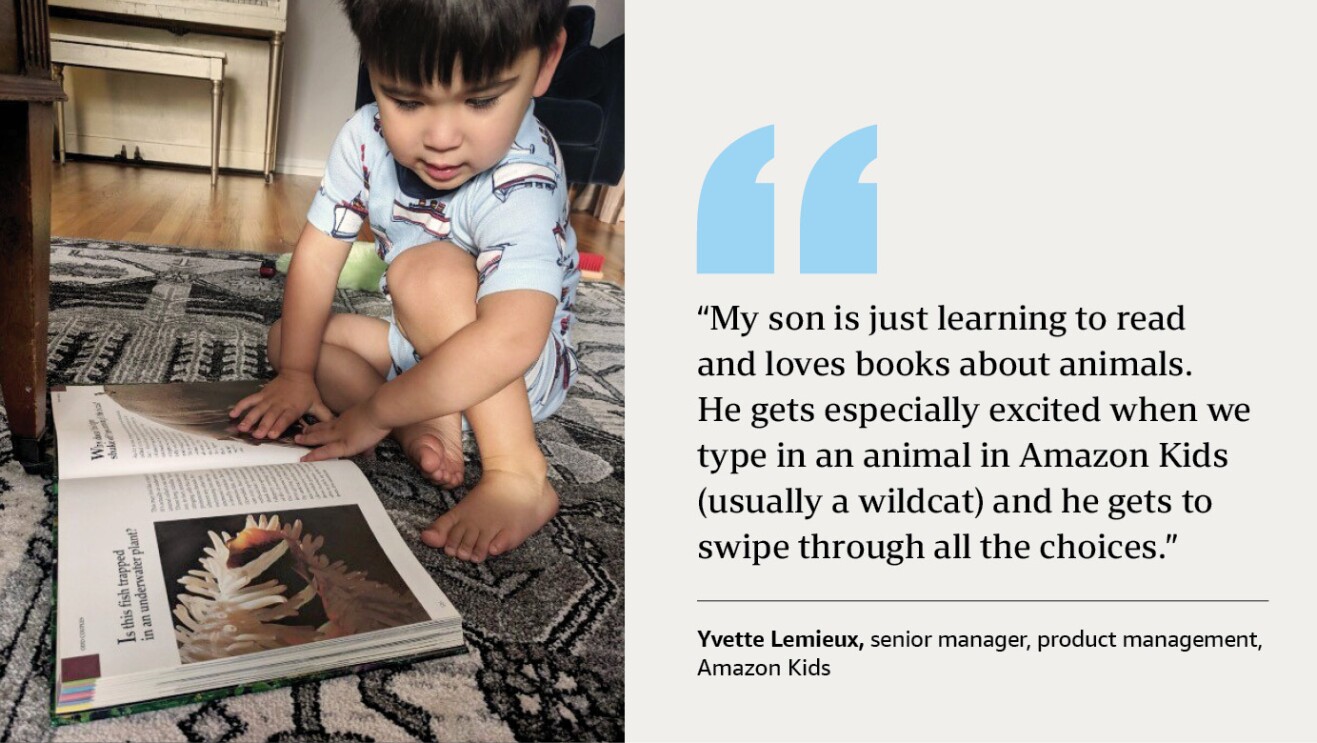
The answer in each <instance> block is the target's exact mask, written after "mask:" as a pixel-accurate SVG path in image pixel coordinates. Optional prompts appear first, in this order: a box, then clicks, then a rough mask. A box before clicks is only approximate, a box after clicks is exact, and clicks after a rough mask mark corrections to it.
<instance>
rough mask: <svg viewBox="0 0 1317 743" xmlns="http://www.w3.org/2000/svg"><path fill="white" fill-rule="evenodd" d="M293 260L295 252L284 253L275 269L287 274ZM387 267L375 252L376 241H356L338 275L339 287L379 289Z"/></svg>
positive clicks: (275, 264)
mask: <svg viewBox="0 0 1317 743" xmlns="http://www.w3.org/2000/svg"><path fill="white" fill-rule="evenodd" d="M292 262H293V254H292V253H284V254H283V255H281V256H279V258H278V259H277V260H275V262H274V267H275V270H277V271H278V272H279V273H282V274H286V273H288V264H290V263H292ZM386 268H388V264H387V263H385V262H384V261H382V260H380V258H379V256H378V255H376V254H375V243H371V242H354V243H352V250H351V252H349V253H348V260H347V263H344V264H343V271H342V272H341V273H339V275H338V288H340V289H360V290H362V291H379V290H380V277H381V276H383V275H384V269H386Z"/></svg>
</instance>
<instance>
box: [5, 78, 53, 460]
mask: <svg viewBox="0 0 1317 743" xmlns="http://www.w3.org/2000/svg"><path fill="white" fill-rule="evenodd" d="M53 126H54V121H53V119H52V115H51V104H50V103H35V102H24V101H0V163H3V166H0V298H2V299H0V305H2V306H3V308H4V309H3V315H0V339H3V340H2V341H0V389H2V390H3V393H4V401H5V412H6V413H7V414H8V416H9V428H10V430H11V431H12V432H13V441H14V453H15V455H16V456H17V457H18V459H19V461H20V462H22V464H23V466H24V468H26V469H28V470H29V471H35V470H37V469H41V468H42V467H43V465H44V464H45V463H46V457H45V454H44V452H43V451H42V448H43V447H42V445H41V439H42V436H43V435H44V433H45V428H46V320H47V316H48V313H49V301H50V157H51V155H50V153H51V148H52V147H53V145H54V140H53V139H52V137H53V134H52V127H53Z"/></svg>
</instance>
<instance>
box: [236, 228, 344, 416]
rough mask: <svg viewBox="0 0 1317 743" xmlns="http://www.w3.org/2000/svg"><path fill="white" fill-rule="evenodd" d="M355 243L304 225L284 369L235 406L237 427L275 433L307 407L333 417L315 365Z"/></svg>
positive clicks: (288, 302) (286, 320)
mask: <svg viewBox="0 0 1317 743" xmlns="http://www.w3.org/2000/svg"><path fill="white" fill-rule="evenodd" d="M350 249H351V244H350V243H345V242H343V241H342V240H339V239H337V238H333V237H330V236H329V235H326V234H325V233H323V232H321V231H320V230H318V229H316V228H315V227H313V226H311V225H310V224H308V225H306V226H305V227H304V228H302V234H301V235H300V236H299V237H298V238H297V246H296V247H295V248H293V262H292V264H291V265H290V266H289V267H288V282H287V285H286V287H285V289H284V303H283V327H282V332H281V333H280V348H279V375H278V376H277V377H275V378H274V380H273V381H271V382H270V383H269V384H267V385H265V387H263V388H262V389H261V391H260V392H257V393H256V394H254V395H251V396H249V397H246V398H243V399H242V400H241V401H239V402H238V404H237V405H235V406H234V407H233V410H232V412H230V413H229V416H230V417H232V418H237V417H239V416H243V418H242V421H241V422H240V423H239V424H238V430H240V431H250V432H251V434H252V436H254V437H256V438H264V437H266V436H267V435H268V436H271V437H274V436H278V435H279V434H280V433H282V432H283V431H284V429H286V428H288V426H290V425H292V424H293V422H294V421H296V420H297V419H298V418H300V417H302V415H303V414H305V413H307V412H308V411H309V412H310V413H311V414H312V415H314V416H315V417H317V418H319V419H320V420H329V419H330V418H332V417H333V414H332V413H331V412H330V411H329V408H328V407H326V406H325V403H324V401H322V400H321V399H320V392H319V390H317V389H316V384H315V369H316V363H317V362H318V361H319V359H320V345H321V343H322V341H323V338H324V334H325V326H326V324H328V322H329V313H330V308H331V306H332V305H333V302H334V289H335V287H336V286H337V285H338V275H339V272H340V271H342V270H343V264H344V262H346V261H347V256H348V251H349V250H350Z"/></svg>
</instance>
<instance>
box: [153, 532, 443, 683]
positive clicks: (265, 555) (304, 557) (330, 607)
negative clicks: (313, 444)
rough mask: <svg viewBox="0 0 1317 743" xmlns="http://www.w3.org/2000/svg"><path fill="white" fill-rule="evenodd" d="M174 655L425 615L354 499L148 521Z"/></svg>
mask: <svg viewBox="0 0 1317 743" xmlns="http://www.w3.org/2000/svg"><path fill="white" fill-rule="evenodd" d="M155 533H156V540H157V544H159V545H160V561H161V564H162V567H163V568H164V575H165V582H166V585H167V586H168V588H169V605H170V607H171V608H172V613H173V618H174V635H175V637H176V639H177V641H178V651H179V656H180V658H181V659H182V661H183V662H184V663H195V662H198V661H205V660H214V659H217V658H230V657H233V656H237V655H243V654H246V653H253V652H257V651H260V650H267V649H271V648H282V647H288V646H291V645H300V644H304V643H308V642H316V641H318V640H327V639H332V638H335V637H344V636H347V635H354V634H357V633H361V632H370V631H372V630H378V629H385V628H389V627H398V626H401V625H405V624H412V623H415V622H420V621H425V620H427V619H429V618H430V617H429V616H428V615H427V613H426V612H425V610H424V609H423V608H422V607H421V605H420V603H419V602H418V601H417V600H416V597H415V596H413V595H412V592H411V590H410V589H409V588H408V587H407V584H406V583H405V582H404V581H403V580H402V578H401V576H399V575H398V572H397V570H395V569H394V567H393V565H392V564H391V563H390V562H389V559H388V557H387V556H386V555H385V553H384V550H383V549H382V548H381V547H380V545H379V542H378V541H376V540H375V537H374V535H373V534H372V532H371V530H370V527H369V526H368V525H367V523H366V519H365V518H364V517H363V516H362V514H361V510H360V509H359V508H357V507H356V506H327V507H324V508H298V509H289V510H285V511H280V512H279V513H273V514H251V515H235V516H216V517H209V518H198V519H181V520H178V521H161V522H157V523H156V525H155Z"/></svg>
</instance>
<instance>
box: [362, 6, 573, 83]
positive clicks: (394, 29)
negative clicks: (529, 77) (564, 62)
mask: <svg viewBox="0 0 1317 743" xmlns="http://www.w3.org/2000/svg"><path fill="white" fill-rule="evenodd" d="M341 1H342V3H343V8H344V10H346V11H347V15H348V22H349V23H351V24H352V32H353V33H354V34H356V36H357V42H358V43H360V45H361V59H362V61H363V62H365V63H366V66H367V67H369V68H370V69H372V70H378V71H380V72H381V73H383V74H386V75H389V76H390V77H392V78H394V79H396V80H398V81H400V82H405V83H409V84H411V85H415V86H417V87H424V86H426V85H429V84H430V83H432V82H434V81H438V82H439V83H440V84H441V85H444V86H449V85H451V84H452V82H453V71H454V67H456V66H458V65H459V64H460V65H461V74H462V78H463V80H464V81H466V82H467V83H480V82H486V81H488V80H491V79H493V78H494V76H495V75H497V74H498V73H500V72H502V71H503V70H505V69H507V68H508V67H509V66H510V65H512V63H513V62H515V61H516V59H517V57H519V56H520V55H521V53H522V52H525V51H527V50H528V49H532V48H538V49H539V50H540V53H541V54H543V53H546V52H547V51H548V49H549V47H550V46H551V45H552V44H553V40H554V39H555V37H557V35H558V31H559V30H560V29H561V28H562V24H563V18H564V17H565V16H566V15H567V2H568V0H341Z"/></svg>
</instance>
